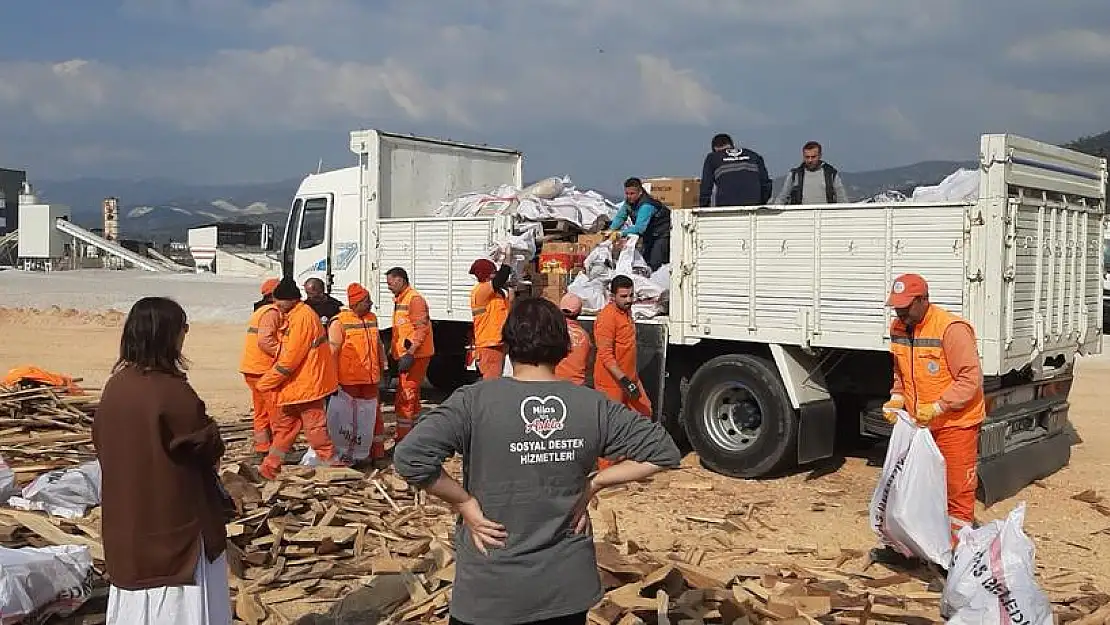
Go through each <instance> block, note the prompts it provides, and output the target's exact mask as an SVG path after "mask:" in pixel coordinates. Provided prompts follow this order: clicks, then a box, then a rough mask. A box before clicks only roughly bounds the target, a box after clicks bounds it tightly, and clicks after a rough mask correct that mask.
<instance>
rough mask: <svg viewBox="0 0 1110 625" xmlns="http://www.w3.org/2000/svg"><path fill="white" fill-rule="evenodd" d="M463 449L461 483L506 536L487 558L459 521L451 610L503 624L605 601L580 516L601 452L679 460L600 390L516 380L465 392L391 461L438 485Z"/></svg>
mask: <svg viewBox="0 0 1110 625" xmlns="http://www.w3.org/2000/svg"><path fill="white" fill-rule="evenodd" d="M455 453H459V454H462V456H463V486H464V487H465V488H466V490H467V491H468V492H469V493H470V494H471V495H473V496H474V497H475V498H476V499H477V500H478V502H479V503H480V504H481V506H482V511H483V512H484V513H485V515H486V518H488V519H490V520H492V521H495V522H498V523H501V524H502V525H504V526H505V529H506V531H507V532H508V539H507V540H506V543H505V546H504V547H503V548H500V549H492V550H490V551H489V555H488V556H483V555H482V554H481V553H480V552H478V550H477V549H475V548H474V544H473V543H472V542H471V538H470V533H469V532H468V531H467V528H466V526H465V525H464V524H463V523H462V522H461V518H460V520H459V523H458V525H457V527H456V532H455V550H456V568H455V583H454V587H453V588H452V591H451V615H452V616H454V617H455V618H456V619H458V620H460V621H463V622H467V623H498V624H502V625H515V624H517V623H525V622H528V621H538V620H544V619H549V618H556V617H560V616H566V615H569V614H575V613H577V612H584V611H586V610H588V609H589V608H591V607H592V606H593V605H594V604H596V603H597V602H598V600H600V598H601V596H602V588H601V581H600V579H599V578H598V574H597V563H596V555H595V552H594V546H593V537H592V536H590V535H589V534H576V533H574V528H573V527H572V525H571V520H572V515H573V510H574V505H575V503H576V502H577V501H578V499H579V498H580V496H581V494H582V493H583V492H584V490H585V489H586V488H587V484H588V479H587V476H588V475H589V473H590V472H592V471H593V469H594V466H595V464H596V462H597V459H598V458H599V457H624V458H627V459H629V460H636V461H639V462H650V463H652V464H655V465H657V466H661V467H666V468H673V467H677V466H678V464H679V461H680V459H681V458H680V455H679V451H678V448H677V447H676V446H675V443H674V441H673V440H672V439H671V437H670V435H669V434H668V433H667V431H666V430H665V429H664V428H663V427H662V426H661V425H660V424H658V423H654V422H652V421H650V420H648V419H646V418H644V417H643V416H641V415H640V414H639V413H637V412H634V411H632V410H629V409H627V408H625V407H624V406H621V405H620V404H617V403H614V402H612V401H610V400H609V399H607V398H606V397H605V396H604V395H602V394H601V393H599V392H597V391H595V390H593V389H590V388H587V387H581V386H577V385H574V384H571V383H569V382H522V381H518V380H515V379H513V378H499V379H495V380H489V381H485V382H479V383H477V384H473V385H470V386H466V387H463V388H461V389H459V390H458V391H456V392H455V393H454V394H453V395H451V397H450V398H448V399H447V401H445V402H444V403H443V404H440V406H439V407H437V408H436V409H434V410H432V411H430V412H429V413H428V414H427V415H426V416H424V417H423V418H422V419H421V420H420V422H419V423H418V424H417V425H416V427H415V428H414V429H413V430H412V431H411V432H410V433H409V434H408V435H407V436H405V438H404V439H403V440H402V441H401V442H400V443H399V444H398V446H397V449H396V452H395V453H394V457H393V462H394V465H395V466H396V469H397V472H398V473H399V474H400V475H401V476H402V477H404V478H405V479H406V480H407V481H409V482H410V483H412V484H414V485H417V486H428V485H430V484H431V483H432V482H433V481H435V479H436V478H438V477H439V475H440V472H441V471H442V465H443V462H444V460H446V459H447V458H449V457H451V456H452V455H454V454H455Z"/></svg>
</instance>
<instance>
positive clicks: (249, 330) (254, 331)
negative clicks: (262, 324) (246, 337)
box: [247, 326, 258, 334]
mask: <svg viewBox="0 0 1110 625" xmlns="http://www.w3.org/2000/svg"><path fill="white" fill-rule="evenodd" d="M247 334H258V328H256V327H254V326H251V327H249V328H247Z"/></svg>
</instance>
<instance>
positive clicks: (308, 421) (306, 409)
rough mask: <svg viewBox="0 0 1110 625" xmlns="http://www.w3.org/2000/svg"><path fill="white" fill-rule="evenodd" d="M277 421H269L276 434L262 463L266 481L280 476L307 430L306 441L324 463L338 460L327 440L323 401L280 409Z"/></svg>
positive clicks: (281, 407)
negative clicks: (300, 436) (291, 452)
mask: <svg viewBox="0 0 1110 625" xmlns="http://www.w3.org/2000/svg"><path fill="white" fill-rule="evenodd" d="M274 416H275V419H273V420H272V421H271V422H270V426H271V428H273V431H274V442H273V443H272V444H271V445H270V451H269V453H267V454H266V458H265V459H263V460H262V466H261V467H259V473H261V474H262V476H263V477H265V478H267V479H271V480H272V479H274V478H276V477H277V476H278V473H281V465H282V464H284V463H285V459H286V457H287V456H288V455H289V451H290V450H291V449H292V448H293V443H295V442H296V441H297V435H298V434H300V432H301V430H302V429H304V437H305V440H306V441H308V444H309V446H311V447H312V449H313V450H314V451H315V452H316V457H317V458H319V459H320V462H321V463H322V464H331V463H332V459H333V458H335V446H334V445H332V444H331V438H330V437H328V416H327V413H325V411H324V400H323V399H317V400H316V401H310V402H306V403H303V404H287V405H285V406H279V407H278V411H277V413H276V414H275V415H274Z"/></svg>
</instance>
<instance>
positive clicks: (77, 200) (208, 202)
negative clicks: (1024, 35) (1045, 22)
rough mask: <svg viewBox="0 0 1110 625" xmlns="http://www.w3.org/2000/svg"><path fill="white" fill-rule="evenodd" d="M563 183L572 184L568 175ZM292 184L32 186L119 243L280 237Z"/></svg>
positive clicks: (890, 172)
mask: <svg viewBox="0 0 1110 625" xmlns="http://www.w3.org/2000/svg"><path fill="white" fill-rule="evenodd" d="M1064 147H1068V148H1071V149H1075V150H1079V151H1082V152H1085V153H1088V154H1095V155H1102V156H1105V155H1106V154H1107V153H1108V152H1110V131H1108V132H1103V133H1101V134H1097V135H1091V136H1087V137H1081V138H1079V139H1076V140H1075V141H1072V142H1069V143H1066V144H1064ZM975 166H976V163H975V162H974V161H946V160H926V161H918V162H916V163H911V164H908V165H900V166H896V167H888V168H884V169H874V170H867V171H858V172H849V171H842V172H841V177H842V178H843V180H844V185H845V188H846V189H847V191H848V197H849V198H850V199H852V200H861V199H865V198H869V197H872V196H874V195H877V194H879V193H882V192H884V191H899V192H902V193H906V194H907V195H908V194H909V192H912V190H913V188H914V187H917V186H922V185H932V184H937V183H938V182H940V181H941V180H942V179H943V178H944V177H945V176H947V175H948V174H951V173H952V172H954V171H956V170H957V169H960V168H962V167H963V168H965V167H975ZM561 173H562V172H553V173H551V174H548V175H556V174H559V175H561ZM571 179H572V180H573V179H574V175H573V174H571ZM785 179H786V175H782V176H778V177H776V178H775V187H776V189H778V188H779V187H781V185H782V184H783V181H784V180H785ZM300 181H301V178H286V179H283V180H277V181H272V182H244V183H237V184H196V183H189V182H185V181H180V180H173V179H170V178H162V177H158V178H138V179H126V178H120V179H112V178H76V179H71V180H56V181H46V180H44V181H38V182H36V181H32V183H33V184H35V187H36V193H38V194H39V195H40V197H41V198H42V199H43V201H47V202H57V203H59V204H66V205H68V206H69V207H70V208H71V209H72V211H73V219H74V221H75V222H77V223H78V224H80V225H82V226H85V227H89V228H99V227H100V226H101V224H102V221H101V208H100V206H101V202H102V201H103V199H104V198H106V197H119V198H120V217H121V220H120V236H121V237H124V238H140V239H147V240H155V241H166V240H171V239H173V240H179V241H181V240H184V239H185V236H186V231H187V230H188V229H189V228H194V227H197V226H201V225H207V224H211V223H250V224H261V223H268V224H272V225H273V226H274V227H275V230H276V231H277V234H279V236H280V232H281V231H282V230H283V229H284V227H285V221H286V217H287V215H288V212H289V205H290V203H291V201H292V198H293V195H294V194H295V193H296V190H297V187H298V185H299V184H300ZM604 195H606V196H607V197H610V199H613V200H616V199H618V198H617V197H616V196H610V195H609V194H604Z"/></svg>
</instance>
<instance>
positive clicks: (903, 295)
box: [886, 273, 929, 308]
mask: <svg viewBox="0 0 1110 625" xmlns="http://www.w3.org/2000/svg"><path fill="white" fill-rule="evenodd" d="M927 295H929V283H928V282H926V281H925V278H922V277H921V276H919V275H917V274H916V273H904V274H902V275H900V276H898V277H897V278H895V279H894V284H893V285H891V287H890V297H888V298H887V299H886V305H887V306H890V307H893V308H908V307H909V305H910V304H912V303H913V300H914V299H916V298H918V297H924V296H927Z"/></svg>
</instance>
